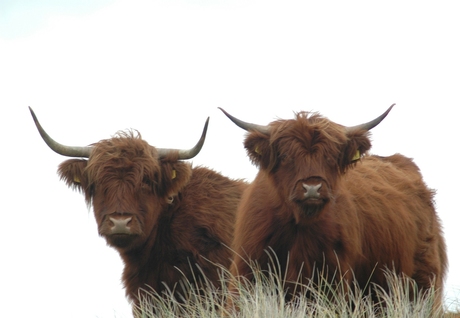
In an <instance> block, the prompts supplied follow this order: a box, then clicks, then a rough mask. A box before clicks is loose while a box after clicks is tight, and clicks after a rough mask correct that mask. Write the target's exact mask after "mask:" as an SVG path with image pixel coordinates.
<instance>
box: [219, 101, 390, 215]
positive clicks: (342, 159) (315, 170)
mask: <svg viewBox="0 0 460 318" xmlns="http://www.w3.org/2000/svg"><path fill="white" fill-rule="evenodd" d="M393 106H394V104H393V105H392V106H391V107H390V108H389V109H388V110H387V111H386V112H385V113H383V114H382V115H381V116H379V117H377V118H376V119H374V120H372V121H370V122H368V123H365V124H361V125H357V126H353V127H344V126H342V125H339V124H336V123H334V122H332V121H330V120H328V119H327V118H324V117H322V116H320V115H319V114H317V113H308V112H300V113H297V114H296V116H295V119H291V120H278V121H274V122H272V123H270V124H269V125H268V126H262V125H256V124H252V123H247V122H244V121H242V120H239V119H237V118H235V117H233V116H231V115H230V114H228V113H227V112H225V111H224V110H223V109H221V110H222V111H223V112H224V113H225V114H226V115H227V117H229V118H230V119H231V120H232V121H233V122H234V123H235V124H236V125H238V126H239V127H241V128H243V129H245V130H247V131H248V134H247V136H246V139H245V142H244V146H245V148H246V150H247V152H248V155H249V157H250V159H251V160H252V162H253V163H254V164H256V165H257V166H258V167H259V168H260V169H261V170H262V171H264V172H266V173H267V174H268V176H269V178H270V180H271V182H272V183H273V186H274V187H275V188H276V189H277V191H278V193H279V195H280V197H281V199H282V200H283V201H285V202H286V203H287V204H289V205H291V206H292V211H293V213H294V217H295V219H296V221H297V222H299V221H300V219H305V217H307V219H310V218H313V217H315V216H317V215H318V214H319V212H320V211H321V210H322V209H323V208H324V207H325V206H326V204H327V203H328V202H330V201H331V200H332V199H333V198H334V190H335V188H336V185H337V180H338V178H339V177H340V175H341V174H343V173H344V172H345V171H346V170H347V169H348V168H349V167H350V166H352V165H353V164H355V163H356V162H357V161H359V159H360V158H361V156H362V155H363V154H364V153H365V152H366V151H368V150H369V149H370V147H371V142H370V140H369V130H370V129H372V128H373V127H375V126H377V125H378V124H379V123H380V122H381V121H382V120H383V119H384V118H385V117H386V115H387V114H388V113H389V112H390V110H391V108H392V107H393Z"/></svg>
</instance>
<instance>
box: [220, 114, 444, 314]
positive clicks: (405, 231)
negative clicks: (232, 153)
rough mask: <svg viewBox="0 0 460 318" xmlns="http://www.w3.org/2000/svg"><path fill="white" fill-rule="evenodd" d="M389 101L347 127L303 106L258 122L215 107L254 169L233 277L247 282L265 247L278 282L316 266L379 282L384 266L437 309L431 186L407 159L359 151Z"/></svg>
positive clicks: (439, 259) (439, 255) (240, 219)
mask: <svg viewBox="0 0 460 318" xmlns="http://www.w3.org/2000/svg"><path fill="white" fill-rule="evenodd" d="M392 107H393V106H392ZM392 107H390V108H389V109H388V110H387V111H386V112H385V113H384V114H382V115H381V116H380V117H378V118H376V119H375V120H373V121H370V122H368V123H365V124H362V125H358V126H354V127H344V126H342V125H339V124H336V123H334V122H331V121H330V120H328V119H326V118H324V117H322V116H320V115H319V114H317V113H307V112H300V113H298V114H296V116H295V119H291V120H277V121H274V122H272V123H271V124H269V125H268V126H261V125H255V124H250V123H246V122H243V121H241V120H239V119H237V118H235V117H233V116H231V115H229V114H228V113H226V112H225V111H224V110H222V111H223V112H224V113H225V114H226V115H227V116H228V117H229V118H230V119H231V120H232V121H233V122H234V123H235V124H236V125H238V126H239V127H241V128H243V129H245V130H247V131H248V134H247V137H246V139H245V141H244V146H245V148H246V149H247V152H248V155H249V157H250V159H251V160H252V162H253V163H254V164H256V165H257V166H258V167H259V168H260V170H259V173H258V175H257V176H256V178H255V180H254V182H253V183H252V184H251V185H250V186H249V188H248V189H247V191H245V193H244V195H243V198H242V199H241V203H240V207H239V209H238V212H237V220H236V225H235V239H234V243H233V245H232V246H233V249H234V251H235V254H236V255H235V258H234V263H233V264H232V266H231V273H232V274H233V275H241V276H245V277H247V278H250V279H251V277H252V270H251V268H250V267H249V265H248V262H247V260H248V259H251V260H253V261H256V262H257V263H258V264H259V266H260V267H261V268H262V269H264V270H266V269H267V268H268V264H269V263H271V260H270V252H267V251H268V250H269V249H270V250H271V251H272V252H271V253H274V254H275V255H276V257H277V258H278V261H279V263H280V264H281V271H282V275H283V277H284V276H285V277H286V280H287V281H291V282H295V281H298V278H299V277H300V278H301V282H303V283H307V281H308V280H309V279H311V278H313V279H314V280H316V279H317V278H318V277H317V274H318V273H317V272H315V269H319V270H325V272H326V273H327V274H326V276H327V277H326V278H327V279H329V280H333V278H332V276H333V275H334V274H335V275H336V276H335V278H334V279H341V278H344V279H345V281H346V282H349V283H351V282H352V280H353V275H354V277H355V278H356V281H357V283H358V284H359V286H360V287H361V288H367V287H369V286H370V285H372V284H377V285H380V286H382V287H383V288H387V286H386V280H385V276H384V269H386V268H387V269H389V270H395V271H396V273H399V274H401V273H404V274H405V275H407V276H409V277H411V278H413V279H414V280H415V282H416V283H417V285H418V287H419V288H421V289H427V288H430V287H431V286H432V284H434V287H435V289H436V292H437V294H436V300H435V301H436V305H438V306H439V305H441V301H442V288H443V280H444V278H445V271H446V266H447V256H446V249H445V243H444V239H443V234H442V230H441V225H440V221H439V219H438V216H437V214H436V211H435V208H434V203H433V196H434V191H432V190H430V189H429V188H427V186H426V185H425V183H424V181H423V179H422V176H421V174H420V171H419V169H418V167H417V166H416V165H415V164H414V162H413V161H412V160H411V159H409V158H406V157H404V156H402V155H400V154H395V155H393V156H390V157H379V156H374V155H368V154H366V152H367V151H368V150H369V149H370V147H371V142H370V140H369V130H370V129H372V128H373V127H375V126H376V125H378V124H379V123H380V122H381V121H382V120H383V119H384V118H385V117H386V115H387V114H388V113H389V111H390V110H391V108H392ZM288 255H289V261H287V258H288ZM271 257H273V255H271ZM332 283H333V282H332ZM286 288H287V289H290V291H292V288H293V286H292V285H289V284H286ZM288 295H289V292H288ZM291 296H292V295H291Z"/></svg>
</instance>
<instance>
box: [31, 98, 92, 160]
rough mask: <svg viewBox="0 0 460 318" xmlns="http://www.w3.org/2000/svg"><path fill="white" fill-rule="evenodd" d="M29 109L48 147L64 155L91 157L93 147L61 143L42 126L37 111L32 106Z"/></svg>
mask: <svg viewBox="0 0 460 318" xmlns="http://www.w3.org/2000/svg"><path fill="white" fill-rule="evenodd" d="M29 110H30V113H31V114H32V118H33V119H34V122H35V126H37V129H38V132H39V133H40V135H41V136H42V138H43V140H44V141H45V142H46V144H47V145H48V147H50V148H51V149H52V150H53V151H55V152H57V153H58V154H60V155H63V156H67V157H82V158H89V155H90V154H91V147H69V146H64V145H61V144H60V143H58V142H56V141H55V140H54V139H53V138H51V137H50V136H49V135H48V134H47V133H46V131H45V130H44V129H43V128H42V126H41V125H40V123H39V122H38V119H37V116H35V113H34V111H33V110H32V108H31V107H30V106H29Z"/></svg>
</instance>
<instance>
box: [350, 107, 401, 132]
mask: <svg viewBox="0 0 460 318" xmlns="http://www.w3.org/2000/svg"><path fill="white" fill-rule="evenodd" d="M394 105H396V104H393V105H391V106H390V108H388V109H387V110H386V111H385V112H384V113H383V114H382V115H380V116H379V117H377V118H375V119H374V120H371V121H370V122H367V123H364V124H361V125H356V126H351V127H346V129H347V132H351V131H355V130H366V131H368V130H371V129H372V128H374V127H375V126H377V125H378V124H380V122H381V121H382V120H383V119H384V118H385V117H387V115H388V113H389V112H390V110H391V109H392V108H393V106H394Z"/></svg>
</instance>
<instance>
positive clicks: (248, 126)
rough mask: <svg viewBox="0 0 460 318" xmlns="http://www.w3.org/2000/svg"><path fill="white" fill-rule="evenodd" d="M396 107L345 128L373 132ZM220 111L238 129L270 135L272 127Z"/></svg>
mask: <svg viewBox="0 0 460 318" xmlns="http://www.w3.org/2000/svg"><path fill="white" fill-rule="evenodd" d="M394 105H396V104H393V105H391V106H390V107H389V108H388V109H387V110H386V111H385V112H384V113H383V114H382V115H380V116H379V117H377V118H375V119H373V120H371V121H369V122H367V123H364V124H360V125H356V126H351V127H345V129H346V130H347V132H352V131H356V130H364V131H368V130H371V129H372V128H374V127H375V126H377V125H378V124H380V122H381V121H382V120H383V119H384V118H385V117H386V116H387V115H388V113H389V112H390V111H391V109H392V108H393V106H394ZM219 109H220V110H221V111H222V112H223V113H224V114H225V115H226V116H227V117H228V118H230V120H231V121H233V122H234V123H235V125H237V126H238V127H240V128H243V129H244V130H247V131H258V132H261V133H262V134H265V135H270V126H268V125H267V126H263V125H257V124H252V123H248V122H245V121H242V120H240V119H238V118H236V117H234V116H232V115H230V114H229V113H227V112H226V111H225V110H223V109H222V108H220V107H219Z"/></svg>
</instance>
